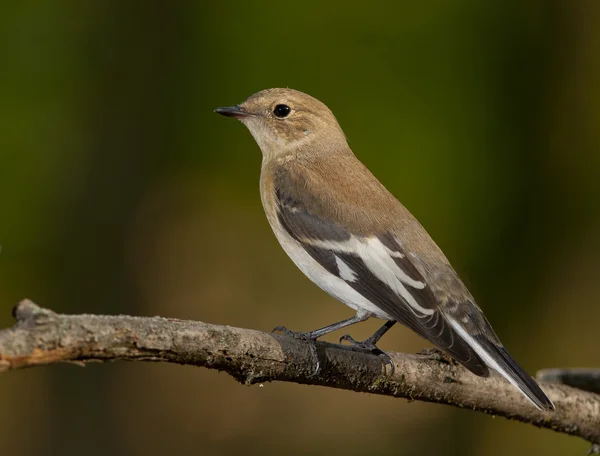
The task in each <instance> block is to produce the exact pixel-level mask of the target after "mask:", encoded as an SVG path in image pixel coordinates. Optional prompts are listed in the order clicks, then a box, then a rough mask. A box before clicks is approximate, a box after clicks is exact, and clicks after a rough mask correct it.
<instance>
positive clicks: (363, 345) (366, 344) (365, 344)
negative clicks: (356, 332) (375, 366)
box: [340, 334, 396, 376]
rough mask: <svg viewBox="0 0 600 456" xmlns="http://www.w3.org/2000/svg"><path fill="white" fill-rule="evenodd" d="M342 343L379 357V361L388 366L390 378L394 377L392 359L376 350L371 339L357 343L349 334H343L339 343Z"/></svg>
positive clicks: (394, 368)
mask: <svg viewBox="0 0 600 456" xmlns="http://www.w3.org/2000/svg"><path fill="white" fill-rule="evenodd" d="M344 341H345V342H348V343H349V344H350V346H352V347H355V348H360V349H362V350H366V351H369V352H371V353H373V354H374V355H377V356H379V357H381V359H382V360H383V362H384V363H385V365H386V366H390V376H392V375H394V372H395V371H396V366H395V365H394V361H392V358H391V357H390V355H388V354H387V353H386V352H384V351H383V350H381V349H380V348H378V347H377V345H375V344H374V343H373V338H371V337H369V338H368V339H365V340H363V341H362V342H359V341H356V340H354V339H353V338H352V336H351V335H350V334H344V335H343V336H342V337H340V343H342V342H344Z"/></svg>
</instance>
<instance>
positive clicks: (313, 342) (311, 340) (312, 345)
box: [271, 326, 321, 378]
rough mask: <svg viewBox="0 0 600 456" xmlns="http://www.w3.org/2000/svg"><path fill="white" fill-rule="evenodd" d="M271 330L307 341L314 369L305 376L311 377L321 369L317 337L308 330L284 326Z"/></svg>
mask: <svg viewBox="0 0 600 456" xmlns="http://www.w3.org/2000/svg"><path fill="white" fill-rule="evenodd" d="M271 332H274V333H275V332H278V333H282V334H285V335H286V336H289V337H293V338H294V339H296V340H301V341H304V342H308V348H309V350H310V354H311V356H312V358H313V361H314V364H315V370H314V371H313V373H312V374H309V375H308V376H307V377H308V378H312V377H314V376H315V375H317V374H318V373H319V371H320V370H321V362H320V361H319V354H318V353H317V339H316V338H315V337H313V336H312V334H311V333H310V332H294V331H291V330H289V329H287V328H286V327H285V326H276V327H275V328H273V331H271Z"/></svg>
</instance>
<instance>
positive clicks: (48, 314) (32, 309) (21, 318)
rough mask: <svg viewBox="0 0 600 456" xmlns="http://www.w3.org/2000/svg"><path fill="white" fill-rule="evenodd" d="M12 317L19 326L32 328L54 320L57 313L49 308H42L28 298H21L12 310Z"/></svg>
mask: <svg viewBox="0 0 600 456" xmlns="http://www.w3.org/2000/svg"><path fill="white" fill-rule="evenodd" d="M12 314H13V317H15V319H16V320H17V323H16V326H17V327H19V328H33V327H35V326H43V325H47V324H48V323H51V322H53V321H56V318H57V314H56V313H55V312H53V311H51V310H49V309H44V308H42V307H40V306H38V305H37V304H35V303H34V302H33V301H30V300H29V299H23V300H22V301H21V302H19V303H18V304H17V305H16V306H15V307H13V310H12Z"/></svg>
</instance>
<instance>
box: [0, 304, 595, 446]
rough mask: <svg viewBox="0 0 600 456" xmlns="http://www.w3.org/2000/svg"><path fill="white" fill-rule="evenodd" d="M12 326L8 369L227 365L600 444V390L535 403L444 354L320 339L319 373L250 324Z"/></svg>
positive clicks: (305, 351) (18, 310) (249, 375)
mask: <svg viewBox="0 0 600 456" xmlns="http://www.w3.org/2000/svg"><path fill="white" fill-rule="evenodd" d="M14 316H15V318H16V320H17V322H16V324H15V325H14V326H13V327H12V328H8V329H3V330H0V372H6V371H9V370H15V369H21V368H25V367H31V366H38V365H44V364H54V363H61V362H70V363H76V364H80V365H84V364H85V363H87V362H92V361H95V362H98V361H100V362H103V361H114V360H128V361H163V362H171V363H177V364H189V365H194V366H202V367H207V368H210V369H218V370H222V371H225V372H227V373H229V374H230V375H232V376H233V377H235V378H236V379H237V380H239V381H240V382H241V383H244V384H248V385H250V384H254V383H260V382H267V381H276V380H277V381H286V382H296V383H301V384H307V385H321V386H328V387H331V388H342V389H348V390H352V391H358V392H367V393H373V394H382V395H387V396H393V397H401V398H405V399H409V400H419V401H427V402H437V403H441V404H449V405H454V406H457V407H464V408H469V409H473V410H476V411H480V412H484V413H487V414H491V415H498V416H503V417H506V418H509V419H514V420H518V421H522V422H524V423H530V424H533V425H535V426H539V427H543V428H548V429H553V430H555V431H557V432H562V433H566V434H570V435H574V436H579V437H582V438H584V439H586V440H588V441H589V442H591V443H593V444H596V445H597V444H600V395H597V394H594V393H591V392H587V391H582V390H579V389H576V388H573V387H570V386H567V385H560V384H543V385H542V386H543V388H544V391H545V392H546V393H547V394H548V396H549V397H550V398H551V399H552V400H553V401H554V404H555V405H556V412H554V413H545V412H541V411H539V410H537V409H535V408H534V407H533V406H532V405H531V404H530V403H529V402H527V401H526V400H525V399H524V398H523V397H522V396H521V394H520V393H518V392H517V391H516V390H515V389H514V388H513V387H512V386H511V385H510V384H508V383H507V382H505V381H504V380H503V379H502V378H500V377H499V376H495V375H492V376H491V377H489V378H480V377H476V376H474V375H473V374H471V373H470V372H468V371H466V370H465V369H464V368H462V367H461V366H459V365H455V364H453V363H451V362H449V361H448V360H446V359H445V358H444V357H441V356H439V355H436V354H420V355H411V354H402V353H390V356H391V358H392V360H393V361H394V363H395V366H396V369H395V373H394V374H393V375H390V373H389V369H388V372H386V366H385V364H384V363H383V362H382V360H381V358H379V357H377V356H375V355H373V354H371V353H366V352H364V351H360V350H356V349H353V348H351V347H345V346H341V345H336V344H330V343H327V342H319V343H318V344H317V351H318V355H319V359H320V361H321V370H320V371H319V373H318V374H317V375H315V376H312V373H313V370H314V363H313V359H312V358H311V354H310V350H309V348H308V347H307V344H306V343H303V342H302V341H299V340H295V339H293V338H291V337H288V336H284V335H278V334H269V333H264V332H260V331H255V330H251V329H241V328H234V327H230V326H218V325H211V324H207V323H202V322H197V321H184V320H175V319H167V318H160V317H153V318H143V317H130V316H123V315H119V316H103V315H63V314H57V313H55V312H52V311H51V310H47V309H43V308H41V307H39V306H37V305H35V304H34V303H32V302H31V301H27V300H25V301H22V302H21V303H20V304H18V305H17V306H16V307H15V309H14Z"/></svg>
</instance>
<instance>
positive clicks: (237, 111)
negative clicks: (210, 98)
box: [215, 105, 251, 119]
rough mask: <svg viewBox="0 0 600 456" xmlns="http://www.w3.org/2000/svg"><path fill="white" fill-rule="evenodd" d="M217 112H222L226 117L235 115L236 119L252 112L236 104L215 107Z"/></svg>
mask: <svg viewBox="0 0 600 456" xmlns="http://www.w3.org/2000/svg"><path fill="white" fill-rule="evenodd" d="M215 112H216V113H217V114H221V115H222V116H225V117H234V118H236V119H240V118H242V117H248V116H250V115H251V114H250V113H249V112H247V111H244V110H243V109H242V107H241V106H240V105H235V106H226V107H224V108H217V109H215Z"/></svg>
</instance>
